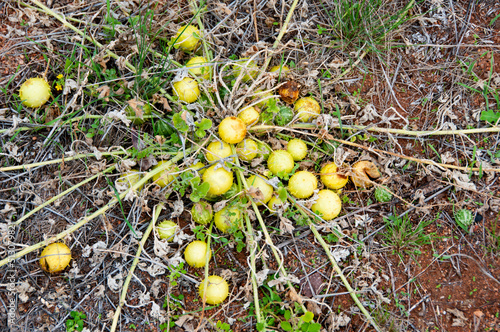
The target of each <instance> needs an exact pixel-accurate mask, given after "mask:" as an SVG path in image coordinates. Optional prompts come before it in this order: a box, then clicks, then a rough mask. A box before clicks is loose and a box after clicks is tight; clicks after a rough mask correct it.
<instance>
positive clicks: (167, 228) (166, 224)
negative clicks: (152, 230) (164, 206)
mask: <svg viewBox="0 0 500 332" xmlns="http://www.w3.org/2000/svg"><path fill="white" fill-rule="evenodd" d="M178 228H179V226H177V224H176V223H175V222H173V221H172V220H165V221H162V222H161V223H159V224H158V226H156V231H157V232H158V236H159V237H160V239H162V240H165V239H166V240H167V241H168V242H172V241H173V240H174V235H175V232H177V229H178Z"/></svg>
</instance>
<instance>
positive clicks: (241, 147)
mask: <svg viewBox="0 0 500 332" xmlns="http://www.w3.org/2000/svg"><path fill="white" fill-rule="evenodd" d="M258 152H259V145H258V144H257V143H256V142H255V141H254V140H253V139H250V138H247V139H244V140H243V141H241V142H239V143H238V145H237V146H236V154H237V155H238V157H239V158H240V159H241V160H244V161H250V160H252V159H253V158H255V157H256V156H257V153H258Z"/></svg>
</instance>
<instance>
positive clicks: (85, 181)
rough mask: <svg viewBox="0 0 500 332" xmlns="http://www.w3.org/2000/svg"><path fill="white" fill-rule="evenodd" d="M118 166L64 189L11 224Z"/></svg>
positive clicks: (20, 220)
mask: <svg viewBox="0 0 500 332" xmlns="http://www.w3.org/2000/svg"><path fill="white" fill-rule="evenodd" d="M115 168H116V165H113V166H111V167H108V168H106V169H105V170H104V171H102V172H99V173H97V174H95V175H94V176H92V177H90V178H88V179H86V180H84V181H82V182H80V183H78V184H76V185H74V186H72V187H71V188H68V189H66V190H65V191H63V192H62V193H60V194H59V195H56V196H54V197H52V198H51V199H49V200H48V201H46V202H44V203H43V204H42V205H39V206H37V207H36V208H34V209H33V210H31V211H30V212H28V213H26V214H25V215H24V216H22V218H21V219H19V220H18V221H16V222H14V223H12V224H11V226H17V225H19V224H20V223H22V222H23V221H24V220H26V219H28V218H29V217H31V216H32V215H33V214H35V213H37V212H38V211H40V210H41V209H43V208H44V207H46V206H47V205H49V204H50V203H52V202H55V201H56V200H58V199H59V198H61V197H63V196H65V195H66V194H68V193H70V192H72V191H73V190H75V189H77V188H79V187H81V186H83V185H84V184H86V183H88V182H90V181H93V180H95V179H97V178H98V177H99V176H101V175H103V174H106V173H109V172H111V171H112V170H114V169H115Z"/></svg>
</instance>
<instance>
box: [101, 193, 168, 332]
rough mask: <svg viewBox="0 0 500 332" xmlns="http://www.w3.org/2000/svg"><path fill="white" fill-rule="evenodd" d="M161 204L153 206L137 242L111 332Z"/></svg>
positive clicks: (115, 324)
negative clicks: (146, 224) (146, 226)
mask: <svg viewBox="0 0 500 332" xmlns="http://www.w3.org/2000/svg"><path fill="white" fill-rule="evenodd" d="M163 205H164V204H163V203H158V205H156V206H155V207H154V209H153V220H151V222H150V223H149V226H148V228H147V229H146V231H145V232H144V235H143V236H142V239H141V242H139V248H137V253H136V254H135V258H134V261H133V262H132V266H131V267H130V270H129V271H128V275H127V279H125V283H124V284H123V288H122V294H121V296H120V303H119V304H118V308H116V311H115V315H114V316H113V324H112V325H111V332H114V331H115V330H116V326H117V325H118V319H119V318H120V313H121V311H122V308H123V305H124V304H125V299H126V297H127V291H128V287H129V285H130V280H131V279H132V275H133V274H134V271H135V268H136V266H137V264H138V263H139V259H140V257H141V253H142V248H144V245H145V244H146V240H147V239H148V237H149V234H151V231H152V230H153V227H154V225H155V224H156V220H158V217H159V216H160V213H161V210H162V209H163Z"/></svg>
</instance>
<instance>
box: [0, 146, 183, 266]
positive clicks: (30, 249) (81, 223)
mask: <svg viewBox="0 0 500 332" xmlns="http://www.w3.org/2000/svg"><path fill="white" fill-rule="evenodd" d="M189 152H191V148H189V149H186V153H189ZM182 158H184V153H183V152H179V153H177V155H176V156H175V157H174V158H172V159H171V160H169V161H168V162H166V163H164V164H161V165H160V166H159V167H158V168H155V169H153V170H151V171H149V172H148V173H146V175H145V176H144V177H143V178H142V179H141V180H140V181H138V182H137V183H136V184H134V185H133V186H131V187H129V188H128V189H127V190H125V191H124V192H123V193H121V194H120V195H119V196H118V198H113V199H112V200H111V201H109V202H108V203H107V204H106V205H104V206H103V207H102V208H100V209H99V210H97V211H96V212H94V213H92V214H91V215H90V216H88V217H84V218H82V220H80V221H79V222H77V223H76V224H75V225H73V226H71V227H70V228H68V229H66V230H65V231H63V232H61V233H59V234H57V235H55V236H52V237H50V238H48V239H46V240H45V241H41V242H38V243H35V244H33V245H31V246H29V247H27V248H24V249H23V250H20V251H18V252H16V253H15V254H13V255H10V256H8V257H7V258H4V259H2V260H1V261H0V267H2V266H4V265H5V264H8V263H10V262H13V261H15V260H16V259H19V258H21V257H23V256H25V255H27V254H29V253H30V252H33V251H35V250H37V249H40V248H42V247H44V246H46V245H48V244H50V243H52V242H55V241H57V240H60V239H63V238H64V237H66V236H68V235H69V234H72V233H73V232H75V231H76V230H78V229H79V228H80V227H82V226H84V225H85V224H87V223H88V222H89V221H91V220H93V219H95V218H97V217H98V216H100V215H102V214H104V213H105V212H106V211H107V210H109V209H110V208H111V207H113V206H114V205H115V204H116V203H118V202H119V200H122V199H123V198H125V196H126V195H127V194H128V193H129V192H130V191H131V190H137V189H138V188H140V187H142V186H143V185H144V184H146V182H148V181H149V179H151V178H152V177H153V176H155V175H156V174H158V173H160V172H163V171H164V170H166V169H167V168H169V167H170V166H171V165H172V164H174V163H176V162H177V161H179V160H181V159H182Z"/></svg>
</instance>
